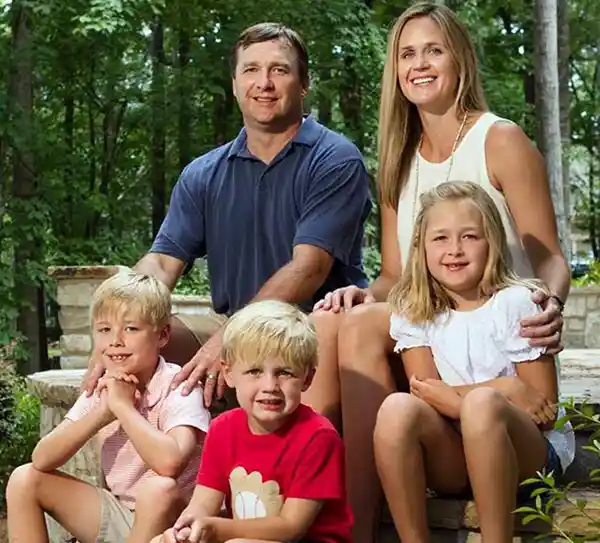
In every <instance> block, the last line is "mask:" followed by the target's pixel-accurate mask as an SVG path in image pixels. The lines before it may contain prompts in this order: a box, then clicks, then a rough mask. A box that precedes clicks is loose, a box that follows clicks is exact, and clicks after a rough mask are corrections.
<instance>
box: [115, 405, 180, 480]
mask: <svg viewBox="0 0 600 543" xmlns="http://www.w3.org/2000/svg"><path fill="white" fill-rule="evenodd" d="M114 414H115V416H116V417H117V418H118V419H119V422H120V423H121V427H122V428H123V430H124V431H125V433H126V434H127V437H129V439H130V440H131V442H132V443H133V446H134V447H135V450H136V451H137V453H138V454H139V455H140V457H141V458H142V460H143V461H144V462H145V463H146V464H147V465H148V467H150V469H152V470H153V471H154V472H156V473H157V474H158V475H162V476H164V477H177V476H178V475H179V474H180V473H181V471H182V469H183V468H184V462H183V455H182V454H181V451H180V450H179V447H178V445H177V443H176V442H175V440H174V439H172V438H171V437H169V436H168V435H166V434H164V433H163V432H161V431H160V430H157V429H156V428H154V426H152V425H151V424H150V423H149V422H148V421H147V420H146V419H145V418H144V417H142V415H141V414H140V413H139V412H138V411H137V409H135V407H133V406H132V405H126V404H123V405H120V406H119V407H118V408H117V409H115V410H114Z"/></svg>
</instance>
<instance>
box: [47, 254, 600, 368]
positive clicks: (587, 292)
mask: <svg viewBox="0 0 600 543" xmlns="http://www.w3.org/2000/svg"><path fill="white" fill-rule="evenodd" d="M119 269H121V268H120V267H119V266H65V267H60V268H50V270H49V274H50V275H51V276H52V277H54V278H55V279H56V281H57V300H58V304H59V305H60V311H59V322H60V326H61V329H62V334H63V335H62V336H61V339H60V348H61V353H62V354H61V357H60V365H61V368H63V369H76V368H85V367H86V366H87V361H88V357H89V353H90V349H91V346H92V340H91V335H90V332H89V307H90V303H91V299H92V295H93V293H94V290H95V289H96V288H97V287H98V285H99V284H100V283H101V282H102V281H104V280H105V279H106V278H108V277H110V276H111V275H113V274H115V273H117V272H118V271H119ZM210 308H211V305H210V298H209V297H207V296H181V295H174V296H173V312H174V313H186V314H198V313H207V312H208V311H210ZM563 340H564V342H565V347H567V348H571V349H584V348H591V349H598V348H600V287H598V286H594V287H583V288H573V289H572V290H571V294H570V296H569V299H568V301H567V306H566V308H565V327H564V332H563Z"/></svg>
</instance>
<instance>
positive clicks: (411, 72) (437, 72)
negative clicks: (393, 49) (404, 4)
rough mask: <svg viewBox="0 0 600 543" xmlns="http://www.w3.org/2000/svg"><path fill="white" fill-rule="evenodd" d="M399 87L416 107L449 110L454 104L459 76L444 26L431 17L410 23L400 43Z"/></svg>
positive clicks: (405, 28) (402, 34) (404, 29)
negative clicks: (442, 28) (446, 39)
mask: <svg viewBox="0 0 600 543" xmlns="http://www.w3.org/2000/svg"><path fill="white" fill-rule="evenodd" d="M397 62H398V84H399V85H400V89H401V90H402V94H404V96H405V97H406V99H407V100H409V101H410V102H412V103H413V104H415V105H416V106H418V107H419V106H422V107H428V108H432V107H433V108H436V109H437V108H447V107H449V106H451V105H452V104H453V103H454V99H455V95H456V89H457V88H458V73H457V71H456V66H455V63H454V59H453V58H452V55H451V53H450V51H449V50H448V47H447V46H446V43H445V39H444V34H443V33H442V31H441V30H440V27H439V26H438V25H437V24H436V23H435V22H434V21H433V20H431V19H430V18H429V17H418V18H416V19H412V20H410V21H408V23H406V25H405V26H404V28H403V29H402V33H401V34H400V39H399V42H398V60H397Z"/></svg>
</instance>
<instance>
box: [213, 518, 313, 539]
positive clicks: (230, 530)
mask: <svg viewBox="0 0 600 543" xmlns="http://www.w3.org/2000/svg"><path fill="white" fill-rule="evenodd" d="M211 524H212V526H213V527H214V529H215V540H216V541H230V540H232V539H241V538H243V539H254V540H264V541H296V540H299V539H301V538H302V537H303V536H304V534H305V531H306V530H305V529H304V530H301V529H300V528H299V527H298V526H297V525H296V524H295V523H293V522H291V521H289V520H287V519H284V518H282V517H280V516H275V517H265V518H253V519H244V520H236V519H228V518H220V517H213V518H212V519H211Z"/></svg>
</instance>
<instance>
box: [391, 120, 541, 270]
mask: <svg viewBox="0 0 600 543" xmlns="http://www.w3.org/2000/svg"><path fill="white" fill-rule="evenodd" d="M496 122H512V121H509V120H507V119H502V118H501V117H498V116H496V115H494V114H493V113H489V112H488V113H484V114H483V115H482V116H481V117H480V118H479V119H478V120H477V122H476V123H475V124H474V125H473V126H472V127H471V129H470V130H469V131H468V132H467V133H466V134H465V137H464V138H463V140H462V141H461V142H460V144H459V145H458V147H457V149H456V151H455V153H454V164H453V165H452V170H451V171H450V177H449V178H448V181H471V182H472V183H477V184H478V185H480V186H481V187H482V188H483V189H485V191H486V192H487V193H488V194H489V195H490V196H491V197H492V199H493V200H494V202H495V203H496V206H497V207H498V210H499V211H500V216H501V217H502V222H503V224H504V229H505V230H506V236H507V239H508V247H509V250H510V254H511V257H512V267H513V269H514V270H515V272H516V273H517V274H518V275H519V276H521V277H533V276H534V274H533V270H532V268H531V264H530V262H529V257H528V256H527V254H526V253H525V250H524V248H523V244H522V243H521V238H520V236H519V233H518V231H517V227H516V225H515V222H514V220H513V218H512V216H511V214H510V211H509V209H508V205H507V203H506V199H505V198H504V195H503V194H502V193H501V192H500V191H499V190H497V189H496V188H495V187H494V186H493V185H492V183H491V182H490V178H489V177H488V173H487V165H486V160H485V138H486V136H487V133H488V130H489V129H490V127H491V126H492V125H493V124H494V123H496ZM449 165H450V158H448V159H447V160H445V161H444V162H441V163H439V164H436V163H433V162H428V161H427V160H425V159H424V158H423V157H422V156H420V154H419V187H418V191H419V194H418V195H417V198H416V199H415V191H416V189H417V187H416V172H415V169H416V168H415V160H414V159H413V163H412V165H411V169H410V174H409V178H408V184H407V185H406V186H405V187H404V189H403V191H402V194H400V199H399V201H398V242H399V244H400V253H401V256H402V263H403V265H404V264H406V260H407V258H408V253H409V248H410V241H411V237H412V233H413V227H414V221H415V218H416V216H417V212H418V208H417V209H415V205H414V204H415V200H416V203H417V206H418V205H419V199H418V196H420V195H421V194H422V193H423V192H426V191H428V190H429V189H431V188H433V187H435V186H436V185H439V184H441V183H443V182H444V181H446V177H447V176H448V167H449Z"/></svg>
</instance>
